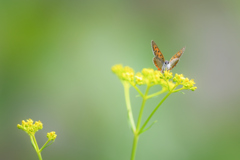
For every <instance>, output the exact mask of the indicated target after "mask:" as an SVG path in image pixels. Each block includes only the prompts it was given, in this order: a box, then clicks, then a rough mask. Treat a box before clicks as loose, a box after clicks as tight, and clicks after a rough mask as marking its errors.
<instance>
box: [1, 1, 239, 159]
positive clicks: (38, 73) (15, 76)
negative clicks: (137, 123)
mask: <svg viewBox="0 0 240 160" xmlns="http://www.w3.org/2000/svg"><path fill="white" fill-rule="evenodd" d="M0 15H1V16H0V17H1V22H0V23H1V24H0V91H1V92H0V93H1V94H0V103H1V104H0V105H1V106H0V126H1V129H0V159H1V160H33V159H38V157H37V155H36V153H35V151H34V149H33V148H32V146H31V143H30V140H29V137H28V135H27V134H26V133H24V132H23V131H21V130H19V129H17V124H18V123H21V121H22V120H23V119H28V118H32V119H33V120H41V121H42V123H43V126H44V128H43V130H41V131H39V132H37V133H36V136H37V140H38V143H39V145H40V146H42V145H43V144H44V143H45V141H46V140H47V138H46V133H47V132H50V131H56V133H57V135H58V137H57V139H56V141H55V142H54V143H53V144H52V145H51V146H50V147H48V148H46V149H45V150H44V151H43V152H42V156H43V159H59V160H66V159H71V160H74V159H76V160H79V159H81V160H96V159H97V160H127V159H130V153H131V147H132V139H133V136H132V133H131V130H130V128H129V126H128V122H127V112H126V107H125V100H124V94H123V87H122V85H121V83H120V81H119V80H118V78H117V77H116V76H115V75H114V74H113V73H112V72H111V67H112V66H113V65H115V64H123V65H128V66H130V67H132V68H133V69H134V70H135V71H136V72H137V71H141V70H142V69H143V68H155V67H154V65H153V63H152V58H153V54H152V51H151V45H150V44H151V40H154V41H155V42H156V43H157V45H158V46H159V48H160V49H161V51H162V52H163V54H164V56H165V58H166V59H170V58H171V56H172V55H173V54H175V53H176V52H177V51H178V50H180V49H181V48H182V47H183V46H186V51H185V53H184V55H183V56H182V58H181V61H180V63H179V64H178V66H177V67H176V68H174V70H173V73H174V74H175V73H179V74H180V73H182V74H184V76H185V77H189V78H193V79H194V80H195V82H196V85H197V87H198V89H197V90H196V91H195V92H191V91H186V92H185V94H181V93H176V94H173V95H171V96H170V97H169V98H168V99H167V100H166V101H165V102H164V104H163V105H162V107H161V108H160V109H159V110H158V111H157V113H156V114H155V115H154V117H153V119H152V121H154V120H157V121H158V122H157V123H156V124H155V125H154V126H153V127H152V128H151V129H150V130H149V131H148V132H145V133H144V134H143V135H141V137H140V139H139V144H138V148H137V154H136V160H146V159H151V160H203V159H204V160H239V159H240V123H239V122H240V108H239V107H240V106H239V104H240V103H239V102H240V98H239V96H240V86H239V78H240V70H239V69H240V67H239V59H240V54H239V51H240V2H239V1H231V0H230V1H226V0H195V1H192V0H182V1H179V0H172V1H167V0H159V1H156V0H148V1H146V0H145V1H144V0H139V1H127V0H121V1H117V0H112V1H111V0H103V1H98V0H93V1H75V0H60V1H53V0H42V1H38V0H35V1H16V0H15V1H14V0H9V1H1V2H0ZM142 89H144V87H142ZM159 89H160V88H159ZM155 90H157V89H155ZM136 95H137V92H136V91H135V90H134V89H131V98H132V99H131V100H132V106H133V111H134V116H135V118H136V116H137V114H138V112H139V108H140V103H141V98H140V97H136ZM161 98H162V96H158V97H157V98H153V99H151V100H149V101H148V102H147V104H146V108H145V112H144V116H143V120H144V119H146V117H147V116H148V114H149V113H150V112H151V111H152V110H153V108H154V107H155V106H156V105H157V104H158V103H159V101H160V100H161Z"/></svg>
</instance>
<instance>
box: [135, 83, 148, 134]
mask: <svg viewBox="0 0 240 160" xmlns="http://www.w3.org/2000/svg"><path fill="white" fill-rule="evenodd" d="M149 89H150V87H149V86H147V89H146V92H145V94H144V96H143V101H142V106H141V109H140V112H139V116H138V122H137V131H138V130H139V128H140V125H141V120H142V114H143V110H144V106H145V103H146V100H147V94H148V91H149Z"/></svg>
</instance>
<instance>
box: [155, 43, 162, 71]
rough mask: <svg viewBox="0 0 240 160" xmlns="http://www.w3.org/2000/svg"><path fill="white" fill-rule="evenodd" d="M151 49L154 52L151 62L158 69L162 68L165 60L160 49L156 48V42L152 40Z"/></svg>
mask: <svg viewBox="0 0 240 160" xmlns="http://www.w3.org/2000/svg"><path fill="white" fill-rule="evenodd" d="M152 50H153V54H154V56H155V57H154V58H153V63H154V64H155V66H156V67H157V68H158V70H160V71H161V70H162V66H163V64H164V62H165V59H164V57H163V54H162V52H161V51H160V49H159V48H158V46H157V45H156V43H155V42H154V41H152Z"/></svg>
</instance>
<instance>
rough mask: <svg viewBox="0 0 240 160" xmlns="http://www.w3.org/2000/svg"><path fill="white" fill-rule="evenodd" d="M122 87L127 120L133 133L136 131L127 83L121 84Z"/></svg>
mask: <svg viewBox="0 0 240 160" xmlns="http://www.w3.org/2000/svg"><path fill="white" fill-rule="evenodd" d="M123 86H124V94H125V100H126V106H127V112H128V119H129V123H130V125H131V128H132V131H133V133H134V132H135V130H136V127H135V122H134V119H133V114H132V108H131V103H130V95H129V88H130V85H129V83H128V82H123Z"/></svg>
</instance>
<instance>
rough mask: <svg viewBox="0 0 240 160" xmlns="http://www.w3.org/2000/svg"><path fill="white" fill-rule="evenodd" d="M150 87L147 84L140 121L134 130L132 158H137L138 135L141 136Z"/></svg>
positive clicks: (139, 116) (132, 159)
mask: <svg viewBox="0 0 240 160" xmlns="http://www.w3.org/2000/svg"><path fill="white" fill-rule="evenodd" d="M149 89H150V86H149V85H148V86H147V89H146V92H145V94H144V95H143V101H142V106H141V109H140V112H139V115H138V122H137V128H136V130H135V132H134V139H133V146H132V155H131V160H134V159H135V154H136V150H137V143H138V137H139V129H140V125H141V119H142V114H143V110H144V106H145V103H146V100H147V94H148V91H149Z"/></svg>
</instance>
